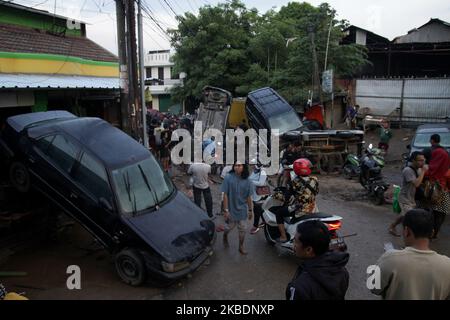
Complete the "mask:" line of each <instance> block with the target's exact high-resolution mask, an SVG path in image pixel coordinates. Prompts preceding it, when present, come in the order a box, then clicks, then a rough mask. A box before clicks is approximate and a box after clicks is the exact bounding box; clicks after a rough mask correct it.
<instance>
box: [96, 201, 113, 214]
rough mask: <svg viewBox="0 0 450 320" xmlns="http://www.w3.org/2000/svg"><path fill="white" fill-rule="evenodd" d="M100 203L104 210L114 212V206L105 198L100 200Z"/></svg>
mask: <svg viewBox="0 0 450 320" xmlns="http://www.w3.org/2000/svg"><path fill="white" fill-rule="evenodd" d="M99 202H100V205H101V206H102V208H103V209H106V210H107V211H109V212H112V211H113V207H112V205H111V204H110V203H109V201H108V200H106V199H105V198H100V200H99Z"/></svg>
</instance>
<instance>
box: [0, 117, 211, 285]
mask: <svg viewBox="0 0 450 320" xmlns="http://www.w3.org/2000/svg"><path fill="white" fill-rule="evenodd" d="M0 152H1V157H2V159H3V162H4V163H6V165H7V167H8V168H9V178H10V181H11V183H12V185H14V186H15V187H16V189H18V190H19V191H21V192H27V191H28V190H30V188H34V189H37V190H38V191H40V192H41V193H42V194H43V195H45V196H46V197H47V198H48V199H50V200H51V201H52V202H53V203H54V204H56V205H57V206H59V207H60V208H61V209H62V210H63V211H64V212H65V213H67V214H68V215H70V216H71V217H73V218H74V219H75V220H77V221H78V222H79V223H80V224H81V225H82V226H83V227H84V228H86V229H87V230H88V231H89V232H90V233H91V234H92V235H93V236H94V237H95V238H96V239H97V240H98V241H99V242H100V243H101V244H103V246H104V247H105V248H106V249H108V250H109V251H110V252H111V253H112V254H114V256H115V264H116V269H117V273H118V274H119V276H120V277H121V278H122V280H123V281H125V282H126V283H128V284H130V285H141V284H143V283H144V281H145V280H146V278H147V276H148V277H151V278H152V279H155V280H163V281H164V282H166V281H168V280H169V281H171V280H175V279H179V278H182V277H184V276H186V275H188V274H190V273H192V272H193V271H194V270H196V269H197V268H198V267H199V266H200V265H202V263H203V262H204V261H205V260H207V259H208V258H209V257H210V256H211V255H212V253H213V250H212V245H213V242H214V240H215V236H216V234H215V226H214V223H213V222H212V221H210V220H209V219H208V216H207V215H206V213H205V212H204V211H203V210H202V209H200V208H199V207H197V206H196V205H195V204H194V203H193V202H192V201H190V200H189V198H187V197H186V196H185V195H184V194H183V193H181V192H179V191H178V190H177V189H176V188H175V186H174V184H173V183H172V181H171V180H170V178H169V177H168V176H167V174H166V173H164V171H163V170H162V168H161V166H160V164H159V163H158V162H157V161H156V159H155V158H154V157H153V155H152V154H151V153H150V151H149V150H147V149H146V148H145V147H143V146H142V145H140V144H139V143H138V142H136V141H135V140H134V139H132V138H131V137H130V136H128V135H126V134H125V133H124V132H122V131H121V130H119V129H117V128H114V127H113V126H112V125H110V124H109V123H107V122H105V121H103V120H101V119H98V118H79V117H76V116H75V115H73V114H71V113H69V112H66V111H49V112H38V113H30V114H23V115H18V116H14V117H10V118H8V119H7V124H6V128H5V129H4V130H3V132H2V135H1V137H0Z"/></svg>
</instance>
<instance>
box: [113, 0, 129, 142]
mask: <svg viewBox="0 0 450 320" xmlns="http://www.w3.org/2000/svg"><path fill="white" fill-rule="evenodd" d="M116 17H117V39H118V49H119V50H118V51H119V68H120V114H121V127H122V130H123V131H124V132H125V133H127V134H130V133H131V128H130V110H129V108H128V101H129V79H128V62H127V41H126V36H125V3H124V1H123V0H116Z"/></svg>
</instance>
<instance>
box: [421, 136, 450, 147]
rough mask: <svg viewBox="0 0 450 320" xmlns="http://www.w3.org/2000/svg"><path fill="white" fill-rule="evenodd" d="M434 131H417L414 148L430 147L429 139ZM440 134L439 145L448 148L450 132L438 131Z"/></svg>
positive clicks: (449, 145)
mask: <svg viewBox="0 0 450 320" xmlns="http://www.w3.org/2000/svg"><path fill="white" fill-rule="evenodd" d="M433 134H434V133H419V134H417V135H416V138H415V139H414V147H415V148H430V147H431V143H430V139H431V136H432V135H433ZM439 135H440V136H441V143H440V145H441V146H442V147H444V148H450V133H439Z"/></svg>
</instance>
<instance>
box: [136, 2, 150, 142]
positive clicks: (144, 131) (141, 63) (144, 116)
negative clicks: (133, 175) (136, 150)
mask: <svg viewBox="0 0 450 320" xmlns="http://www.w3.org/2000/svg"><path fill="white" fill-rule="evenodd" d="M141 1H142V0H138V34H139V76H140V77H139V84H140V89H141V108H142V138H143V140H144V146H145V147H146V148H147V149H148V148H149V144H148V135H147V106H146V105H145V78H144V73H145V68H144V67H145V66H144V33H143V26H142V6H141Z"/></svg>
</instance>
